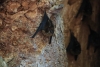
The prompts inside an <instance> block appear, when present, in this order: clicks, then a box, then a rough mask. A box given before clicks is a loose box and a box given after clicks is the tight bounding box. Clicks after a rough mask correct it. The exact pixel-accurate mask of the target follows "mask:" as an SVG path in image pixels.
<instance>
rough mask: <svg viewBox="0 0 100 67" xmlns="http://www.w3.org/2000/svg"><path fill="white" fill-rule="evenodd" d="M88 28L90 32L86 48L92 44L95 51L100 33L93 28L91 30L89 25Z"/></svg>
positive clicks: (99, 39)
mask: <svg viewBox="0 0 100 67" xmlns="http://www.w3.org/2000/svg"><path fill="white" fill-rule="evenodd" d="M88 27H89V30H90V34H89V36H88V45H87V49H89V47H90V45H93V46H94V53H95V52H96V50H97V49H98V48H99V47H100V35H99V34H98V33H97V32H95V31H94V30H92V29H91V28H90V25H88Z"/></svg>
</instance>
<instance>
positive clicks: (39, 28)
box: [32, 12, 49, 38]
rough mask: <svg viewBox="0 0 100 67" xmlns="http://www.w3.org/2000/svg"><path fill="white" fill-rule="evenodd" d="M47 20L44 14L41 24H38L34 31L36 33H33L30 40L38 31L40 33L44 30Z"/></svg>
mask: <svg viewBox="0 0 100 67" xmlns="http://www.w3.org/2000/svg"><path fill="white" fill-rule="evenodd" d="M48 19H49V18H48V16H47V14H46V12H45V13H44V16H43V19H42V22H41V23H40V25H39V27H38V29H37V30H36V32H35V33H34V35H33V36H32V38H34V37H35V36H36V34H37V33H38V32H39V31H42V30H44V29H45V25H46V22H47V21H48Z"/></svg>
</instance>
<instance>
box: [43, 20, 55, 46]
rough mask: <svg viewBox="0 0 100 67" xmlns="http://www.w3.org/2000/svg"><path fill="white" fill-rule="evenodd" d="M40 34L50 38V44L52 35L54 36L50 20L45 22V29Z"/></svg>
mask: <svg viewBox="0 0 100 67" xmlns="http://www.w3.org/2000/svg"><path fill="white" fill-rule="evenodd" d="M42 33H43V34H44V35H46V36H49V37H50V40H49V44H51V39H52V35H53V34H54V25H53V23H52V21H51V20H50V19H49V20H48V21H47V22H46V25H45V28H44V30H42Z"/></svg>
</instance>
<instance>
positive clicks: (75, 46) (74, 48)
mask: <svg viewBox="0 0 100 67" xmlns="http://www.w3.org/2000/svg"><path fill="white" fill-rule="evenodd" d="M66 51H67V52H68V53H70V54H71V55H73V56H74V57H75V61H76V60H77V57H78V55H79V54H80V53H81V46H80V43H79V42H78V41H77V39H76V37H75V36H74V34H73V33H72V32H71V37H70V42H69V45H68V47H67V48H66Z"/></svg>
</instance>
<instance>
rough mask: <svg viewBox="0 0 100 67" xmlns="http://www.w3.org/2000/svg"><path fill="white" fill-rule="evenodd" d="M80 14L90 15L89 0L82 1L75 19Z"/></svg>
mask: <svg viewBox="0 0 100 67" xmlns="http://www.w3.org/2000/svg"><path fill="white" fill-rule="evenodd" d="M81 12H83V15H86V16H87V15H91V14H92V6H91V3H90V2H89V0H82V3H81V6H80V8H79V10H78V13H77V14H76V16H75V17H76V18H77V17H78V15H79V14H80V13H81Z"/></svg>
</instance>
